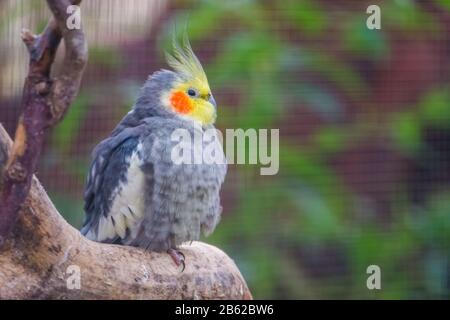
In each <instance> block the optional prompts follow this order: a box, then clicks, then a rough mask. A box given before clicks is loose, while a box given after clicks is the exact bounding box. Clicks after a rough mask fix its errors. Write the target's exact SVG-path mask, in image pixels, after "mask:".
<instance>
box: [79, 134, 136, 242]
mask: <svg viewBox="0 0 450 320" xmlns="http://www.w3.org/2000/svg"><path fill="white" fill-rule="evenodd" d="M138 129H139V128H138V127H134V128H129V129H125V130H123V131H122V132H120V133H119V134H117V135H115V136H112V137H109V138H107V139H105V140H103V141H102V142H101V143H100V144H99V145H98V146H97V147H96V148H95V149H94V151H93V160H92V163H91V167H90V170H89V175H88V178H87V183H86V189H85V193H84V200H85V205H84V210H85V212H86V218H85V221H84V223H83V227H82V229H81V233H82V234H83V235H85V236H86V237H88V238H89V239H91V240H95V241H102V242H115V241H117V240H118V239H119V238H124V237H125V233H126V232H127V227H128V225H129V224H131V223H130V221H127V220H126V217H127V216H129V217H133V204H132V203H129V204H128V203H126V204H125V208H127V210H128V211H127V212H123V210H122V209H123V208H122V207H123V206H121V205H122V202H123V201H126V200H127V199H123V195H124V194H126V192H125V191H128V188H124V183H126V182H127V180H132V179H133V180H134V179H135V178H136V177H134V176H133V177H130V176H129V170H128V169H129V167H130V163H131V160H132V158H133V153H135V152H136V150H137V147H138V143H139V130H138ZM132 174H133V173H132ZM133 183H134V181H133ZM133 183H131V184H130V185H133ZM125 189H126V190H125ZM126 195H127V194H126ZM118 205H119V206H118ZM117 209H118V210H117ZM120 210H122V212H120Z"/></svg>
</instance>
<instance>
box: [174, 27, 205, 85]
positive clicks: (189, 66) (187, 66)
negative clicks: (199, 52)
mask: <svg viewBox="0 0 450 320" xmlns="http://www.w3.org/2000/svg"><path fill="white" fill-rule="evenodd" d="M172 47H173V48H172V51H173V52H172V53H169V52H166V60H167V63H168V65H169V66H171V67H172V68H173V69H174V70H175V71H176V72H177V73H179V74H180V75H182V76H184V77H186V78H187V79H197V80H200V81H201V82H204V83H208V79H207V78H206V74H205V71H204V70H203V67H202V65H201V63H200V61H199V60H198V58H197V56H196V55H195V53H194V51H193V50H192V47H191V44H190V43H189V39H188V36H187V33H185V34H184V35H183V39H182V41H181V43H180V41H178V40H177V39H176V37H175V36H174V38H173V41H172Z"/></svg>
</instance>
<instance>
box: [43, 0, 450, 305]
mask: <svg viewBox="0 0 450 320" xmlns="http://www.w3.org/2000/svg"><path fill="white" fill-rule="evenodd" d="M372 2H373V1H372ZM376 2H379V5H380V7H381V8H382V29H381V30H375V31H374V30H368V29H367V28H366V26H365V22H366V18H367V14H366V12H365V9H366V8H367V6H368V5H369V3H368V2H366V1H357V2H355V1H353V2H352V1H342V4H339V5H338V4H336V3H334V2H333V1H312V0H288V1H256V0H231V1H212V0H204V1H175V2H172V3H171V6H170V9H169V10H168V12H167V14H166V15H165V16H164V17H163V18H162V19H161V22H160V23H158V27H157V28H156V30H155V31H152V33H151V35H150V36H149V37H147V38H145V39H142V41H143V43H145V45H146V46H155V44H156V47H155V49H154V53H155V54H154V56H153V59H154V60H152V61H150V62H149V59H150V58H148V57H145V58H144V57H141V58H139V59H141V60H136V59H135V60H130V59H129V58H127V51H131V50H132V49H131V48H129V47H127V46H122V47H120V46H119V47H109V48H105V47H96V44H95V43H90V63H89V67H88V74H87V76H86V79H85V82H86V83H87V84H85V85H83V88H82V91H81V94H80V96H79V97H78V99H77V101H76V103H75V105H74V106H73V107H72V108H71V109H70V112H69V114H68V115H67V118H66V119H65V120H64V121H63V122H62V124H61V125H59V126H58V127H57V128H56V130H55V131H54V132H53V134H52V138H51V141H50V143H49V147H48V150H47V151H46V153H45V155H44V156H43V161H42V169H41V170H42V172H43V179H44V182H45V181H47V184H48V187H49V191H50V193H51V196H52V199H53V200H54V201H55V203H56V206H57V207H58V208H59V209H60V211H61V212H62V213H64V214H65V216H66V218H67V219H68V220H69V221H70V222H71V223H72V224H74V225H76V226H79V225H80V223H81V219H82V209H81V208H82V202H81V188H82V183H83V181H84V176H85V174H86V172H87V167H88V163H89V158H88V156H87V155H88V154H89V152H90V150H91V149H92V147H93V146H94V145H95V144H96V143H97V142H98V141H99V140H100V139H102V138H103V137H105V136H106V135H107V134H108V132H109V131H110V130H111V129H112V128H113V126H114V124H115V122H117V121H118V120H119V119H120V118H121V117H122V116H123V115H124V114H125V113H126V112H127V111H128V109H129V107H130V106H131V105H132V104H133V99H134V97H135V94H136V92H137V88H138V87H139V86H140V84H141V83H142V80H143V78H142V77H141V76H140V75H139V76H136V77H134V78H133V76H128V78H126V77H124V78H122V77H121V72H123V71H124V70H125V69H126V68H127V66H130V65H131V66H132V65H133V64H140V63H142V68H141V69H143V70H144V71H143V72H147V73H151V72H152V71H153V70H155V69H158V68H160V67H164V66H165V65H164V62H163V55H162V52H163V50H164V48H168V45H169V43H170V38H171V34H172V33H173V30H174V25H177V26H178V28H179V29H181V30H182V29H183V27H182V26H184V25H185V23H186V21H188V27H187V28H188V32H189V35H190V39H191V42H192V45H193V47H194V50H195V51H196V52H197V53H198V55H199V56H200V58H201V60H202V61H204V64H205V68H206V71H207V74H208V77H209V80H210V84H211V87H212V89H213V93H214V94H215V96H216V100H217V101H218V102H219V118H218V127H219V128H220V129H225V128H279V129H280V135H281V138H280V145H281V146H280V171H279V173H278V174H277V175H276V176H260V175H259V166H250V165H247V166H232V167H231V168H230V172H229V175H228V178H227V182H226V185H225V187H224V190H223V199H224V200H223V202H224V215H223V219H222V222H221V224H220V225H219V226H218V228H217V230H216V232H215V233H214V234H213V235H212V236H211V237H210V238H208V239H206V240H205V241H207V242H210V243H212V244H214V245H217V246H219V247H220V248H222V249H223V250H224V251H226V252H227V253H228V254H229V255H230V256H231V257H232V258H233V259H234V260H235V261H236V263H237V265H238V266H239V268H240V269H241V271H242V272H243V274H244V276H245V278H246V279H247V281H248V284H249V286H250V288H251V290H252V292H253V294H254V296H255V298H291V299H292V298H294V299H297V298H370V299H372V298H374V299H379V298H389V299H400V298H413V299H416V298H449V297H450V261H449V258H450V254H449V252H450V216H449V214H450V183H449V182H450V181H449V180H450V148H449V146H450V91H449V86H450V82H449V77H448V71H449V70H450V56H449V55H448V52H450V51H446V50H449V41H448V39H449V23H448V21H450V12H449V10H450V7H449V4H448V1H445V0H435V1H429V3H428V4H427V5H423V4H419V3H418V2H415V1H383V2H381V1H375V3H376ZM356 3H357V4H356ZM375 3H370V4H375ZM180 26H181V27H180ZM415 50H418V51H417V52H416V51H415ZM420 50H422V51H420ZM405 52H409V53H410V54H409V55H408V57H409V58H406V57H404V56H403V54H405ZM445 52H447V54H445ZM421 54H422V55H421ZM424 55H425V56H424ZM408 59H409V60H408ZM436 59H440V60H439V63H438V65H439V67H437V68H435V69H433V65H434V64H433V63H435V60H436ZM430 61H431V62H430ZM402 63H405V64H406V66H403V67H401V66H400V67H399V65H402ZM147 67H148V68H147ZM90 68H91V69H90ZM89 69H90V70H94V71H89ZM89 73H91V74H89ZM105 74H106V75H107V76H104V75H105ZM424 74H425V75H427V74H428V76H425V75H424ZM111 92H114V101H115V105H114V108H111V107H110V106H108V105H107V104H106V103H105V102H104V101H103V100H102V99H103V97H104V96H105V95H109V94H111ZM55 163H56V164H55ZM55 168H58V169H55ZM55 170H56V171H55ZM58 170H60V171H58ZM45 172H47V173H46V174H45ZM55 172H63V173H64V174H62V173H58V174H57V173H55ZM68 176H69V178H67V177H68ZM70 177H71V178H70ZM61 179H62V180H64V179H69V180H66V181H69V182H68V184H67V185H64V184H63V185H61V184H59V183H57V182H55V180H61ZM70 179H72V180H70ZM60 182H61V181H60ZM47 184H46V185H47ZM372 264H376V265H379V266H380V267H381V271H382V290H379V291H370V290H368V289H367V288H366V279H367V276H368V275H367V274H366V268H367V267H368V266H369V265H372Z"/></svg>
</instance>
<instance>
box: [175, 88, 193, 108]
mask: <svg viewBox="0 0 450 320" xmlns="http://www.w3.org/2000/svg"><path fill="white" fill-rule="evenodd" d="M170 103H171V104H172V107H173V108H174V109H175V111H176V112H179V113H189V112H191V111H192V108H193V106H192V101H191V99H190V98H189V97H188V96H187V95H186V94H185V93H184V92H182V91H177V92H175V93H173V94H172V96H171V97H170Z"/></svg>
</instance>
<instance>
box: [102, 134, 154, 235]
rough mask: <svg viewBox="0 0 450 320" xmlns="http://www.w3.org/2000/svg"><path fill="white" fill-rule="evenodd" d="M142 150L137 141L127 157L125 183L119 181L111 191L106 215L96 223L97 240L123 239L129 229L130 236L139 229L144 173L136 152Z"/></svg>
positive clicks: (142, 210) (141, 217)
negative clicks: (112, 197)
mask: <svg viewBox="0 0 450 320" xmlns="http://www.w3.org/2000/svg"><path fill="white" fill-rule="evenodd" d="M141 151H142V144H141V143H139V144H138V146H137V148H136V150H135V151H134V152H133V153H132V154H131V156H130V158H129V160H128V161H129V167H128V172H127V179H126V183H120V184H119V186H118V187H117V188H116V189H115V190H114V192H113V193H112V194H113V195H114V200H113V202H112V205H111V209H110V212H109V214H108V216H107V217H101V218H100V221H99V225H98V232H97V241H104V240H107V239H114V238H115V237H116V236H119V237H120V238H122V239H124V238H125V237H126V235H127V230H129V232H130V234H131V236H132V237H133V235H135V234H136V233H137V231H138V229H139V224H140V223H141V222H142V219H143V217H144V190H145V189H144V188H145V185H144V183H145V175H144V172H143V171H142V170H141V168H140V166H141V164H142V161H141V160H140V159H139V156H138V152H141Z"/></svg>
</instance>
